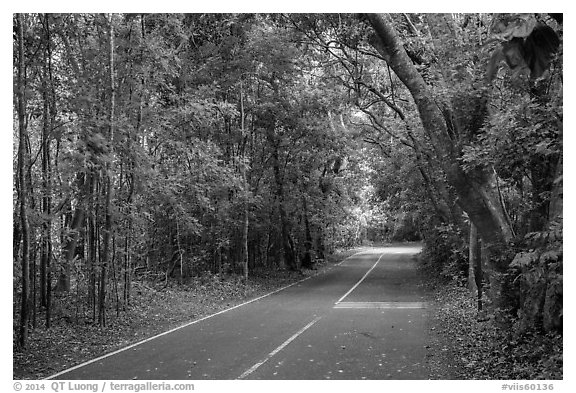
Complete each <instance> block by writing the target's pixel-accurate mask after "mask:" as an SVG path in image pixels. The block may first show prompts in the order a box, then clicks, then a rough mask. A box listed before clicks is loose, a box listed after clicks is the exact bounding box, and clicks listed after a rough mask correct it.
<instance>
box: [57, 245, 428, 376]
mask: <svg viewBox="0 0 576 393" xmlns="http://www.w3.org/2000/svg"><path fill="white" fill-rule="evenodd" d="M419 251H420V249H419V248H418V247H415V246H390V247H382V248H372V249H369V250H367V251H363V252H362V253H359V254H355V255H354V256H352V257H350V258H348V259H346V260H344V261H343V262H342V263H341V264H340V265H338V266H336V267H334V268H333V269H331V270H330V271H328V272H327V273H325V274H322V275H318V276H315V277H312V278H310V279H307V280H305V281H303V282H300V283H298V284H296V285H293V286H291V287H289V288H287V289H284V290H282V291H280V292H276V293H274V294H272V295H270V296H267V297H264V298H262V299H260V300H257V301H255V302H251V303H249V304H245V305H243V306H241V307H237V308H234V309H231V310H229V311H226V312H223V313H220V314H218V315H215V316H213V317H209V318H207V319H204V320H201V321H199V322H197V323H194V324H191V325H188V326H186V327H184V328H181V329H178V330H176V331H173V332H171V333H169V334H165V335H162V336H159V337H157V338H154V339H152V340H148V341H146V342H143V343H141V344H139V345H136V346H133V347H130V348H128V349H126V350H123V351H120V352H118V353H115V354H114V355H111V356H107V357H103V358H101V359H99V360H96V361H93V362H91V363H88V364H85V365H82V366H81V367H77V368H74V369H71V370H69V371H68V372H64V373H60V374H57V375H55V376H54V378H55V379H107V380H115V379H122V380H130V379H144V380H148V379H162V380H183V379H193V380H202V379H266V380H271V379H427V378H428V370H427V369H426V364H425V355H426V348H425V345H426V340H427V329H426V320H427V310H426V304H425V303H424V294H423V291H422V290H421V288H420V287H419V285H418V284H419V281H418V277H417V275H416V271H415V262H414V260H413V256H414V254H416V253H417V252H419Z"/></svg>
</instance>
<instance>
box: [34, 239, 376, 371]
mask: <svg viewBox="0 0 576 393" xmlns="http://www.w3.org/2000/svg"><path fill="white" fill-rule="evenodd" d="M364 251H365V250H364ZM362 252H363V251H360V252H357V253H356V254H353V255H350V256H349V257H347V258H345V259H343V260H342V261H340V262H339V263H338V264H337V265H340V264H341V263H342V262H344V261H345V260H347V259H349V258H352V257H353V256H355V255H358V254H361V253H362ZM312 277H314V276H308V277H306V278H303V279H302V280H300V281H296V282H293V283H292V284H289V285H286V286H284V287H282V288H279V289H276V290H274V291H272V292H269V293H267V294H265V295H262V296H260V297H257V298H255V299H252V300H248V301H247V302H244V303H241V304H237V305H236V306H234V307H230V308H227V309H225V310H222V311H218V312H217V313H214V314H210V315H207V316H205V317H203V318H200V319H196V320H194V321H191V322H188V323H185V324H184V325H182V326H178V327H176V328H174V329H171V330H167V331H165V332H163V333H160V334H157V335H155V336H152V337H148V338H147V339H145V340H142V341H138V342H137V343H134V344H131V345H128V346H127V347H124V348H120V349H118V350H116V351H114V352H110V353H107V354H105V355H102V356H100V357H97V358H95V359H92V360H88V361H86V362H84V363H81V364H78V365H76V366H74V367H70V368H67V369H66V370H62V371H60V372H58V373H56V374H53V375H51V376H49V377H46V378H45V379H46V380H48V379H52V378H56V377H59V376H60V375H62V374H66V373H69V372H70V371H74V370H77V369H79V368H82V367H84V366H87V365H89V364H92V363H95V362H97V361H99V360H102V359H106V358H107V357H110V356H114V355H116V354H119V353H120V352H124V351H127V350H129V349H132V348H134V347H136V346H138V345H141V344H144V343H147V342H148V341H152V340H154V339H157V338H159V337H162V336H165V335H167V334H170V333H173V332H175V331H177V330H180V329H183V328H185V327H188V326H190V325H194V324H195V323H198V322H202V321H204V320H206V319H209V318H212V317H215V316H217V315H220V314H224V313H225V312H228V311H231V310H234V309H236V308H239V307H242V306H245V305H247V304H250V303H253V302H257V301H258V300H261V299H264V298H265V297H268V296H270V295H273V294H275V293H277V292H280V291H283V290H285V289H288V288H290V287H291V286H294V285H297V284H300V283H302V282H304V281H306V280H308V279H309V278H312Z"/></svg>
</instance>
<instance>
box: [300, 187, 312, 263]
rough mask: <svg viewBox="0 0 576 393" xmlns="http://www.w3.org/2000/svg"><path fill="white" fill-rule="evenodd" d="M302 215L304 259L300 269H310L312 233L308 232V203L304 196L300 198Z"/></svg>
mask: <svg viewBox="0 0 576 393" xmlns="http://www.w3.org/2000/svg"><path fill="white" fill-rule="evenodd" d="M302 208H303V211H302V214H303V215H304V235H305V240H304V259H303V260H302V267H305V268H307V269H311V268H312V267H313V262H312V233H311V231H310V221H309V220H308V203H307V202H306V196H305V195H303V196H302Z"/></svg>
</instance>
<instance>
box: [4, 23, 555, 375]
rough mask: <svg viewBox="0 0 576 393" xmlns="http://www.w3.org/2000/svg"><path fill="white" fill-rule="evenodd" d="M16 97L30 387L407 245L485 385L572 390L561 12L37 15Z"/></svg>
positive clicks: (16, 185) (23, 356) (22, 349)
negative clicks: (555, 382) (347, 255)
mask: <svg viewBox="0 0 576 393" xmlns="http://www.w3.org/2000/svg"><path fill="white" fill-rule="evenodd" d="M13 82H14V89H13V120H14V121H13V146H12V158H13V215H12V217H13V226H12V233H13V237H12V239H13V242H12V255H13V260H12V266H13V273H14V275H13V289H12V293H13V309H12V316H13V349H14V369H15V373H17V374H18V375H20V376H25V377H37V376H39V375H44V373H49V372H51V371H53V370H56V369H59V368H62V367H64V366H65V365H66V366H67V365H70V364H72V363H75V362H76V361H79V360H81V359H87V358H88V357H89V356H93V355H95V354H100V353H103V352H106V351H108V350H112V349H113V348H117V347H118V346H121V345H124V344H125V343H128V342H133V341H137V340H138V339H139V338H140V337H145V336H149V335H150V334H154V333H155V332H158V331H160V330H161V329H164V328H168V327H172V326H174V325H175V324H178V323H182V322H183V321H185V320H189V319H190V318H196V317H199V316H202V315H206V314H209V313H210V312H213V311H215V310H219V309H221V308H224V307H227V306H228V304H236V303H237V302H241V301H243V300H244V299H247V298H250V297H253V296H257V295H258V294H260V293H264V292H266V291H267V290H269V289H271V288H278V287H281V286H282V285H284V284H285V283H288V282H292V281H293V280H297V279H298V277H301V275H302V274H310V273H311V272H316V271H317V269H319V268H321V267H323V266H325V265H326V263H327V262H326V261H327V260H328V258H329V255H332V254H333V253H334V252H335V251H336V250H342V249H350V248H353V247H357V246H360V245H364V244H370V243H371V242H393V241H422V242H423V244H424V252H423V254H422V261H423V264H424V267H423V269H424V270H425V271H428V272H430V274H433V276H434V277H436V278H434V279H431V280H432V281H433V282H436V281H435V280H439V281H438V282H440V283H441V284H438V286H437V288H438V290H439V292H438V294H437V296H438V299H440V300H439V303H438V308H437V309H438V312H439V314H438V316H437V317H438V318H439V321H440V322H442V323H443V324H445V326H450V323H451V322H450V318H461V319H462V321H460V322H459V321H456V320H454V321H452V322H454V323H455V325H454V326H460V327H461V331H462V332H468V333H470V334H471V335H472V336H473V337H475V338H476V339H475V341H474V342H470V340H469V339H465V338H462V340H463V341H462V342H464V343H466V344H465V346H464V347H462V348H460V347H459V343H460V341H458V342H455V343H454V345H455V347H454V348H453V349H452V350H453V351H456V352H455V353H461V354H462V356H453V358H454V359H461V362H462V364H464V366H466V367H465V369H466V370H468V369H470V370H471V371H470V373H465V374H461V375H462V377H466V378H468V377H481V376H486V377H490V375H491V374H490V373H495V374H494V375H492V377H498V376H499V375H504V374H498V373H496V371H499V372H501V373H506V375H507V376H509V377H513V378H527V377H530V378H541V377H542V378H547V377H557V376H559V375H561V373H562V367H561V364H562V362H561V358H562V346H561V341H562V340H561V338H562V331H563V213H562V212H563V158H562V157H563V137H562V135H563V15H562V14H553V13H550V14H540V13H539V14H418V13H415V14H88V13H84V14H43V13H28V14H14V15H13ZM302 272H306V273H302ZM453 286H455V287H456V288H458V290H457V292H453V293H452V292H450V294H451V295H450V296H452V297H450V296H448V295H447V294H446V293H445V292H442V291H444V290H446V291H452V289H451V288H452V287H453ZM463 288H466V291H468V295H466V294H465V291H464V289H463ZM454 291H456V290H455V289H454ZM467 296H468V297H467ZM442 302H445V304H442ZM454 302H455V303H454ZM446 307H448V309H446V311H443V310H445V308H446ZM450 308H453V309H454V312H453V313H450V310H449V309H450ZM464 320H465V321H466V323H464ZM494 329H499V330H494ZM448 332H450V331H449V330H448ZM44 337H47V338H49V339H45V338H44ZM468 344H470V345H468ZM477 346H478V348H477ZM499 347H500V348H502V349H500V350H498V348H499ZM469 348H475V351H476V352H477V353H479V354H480V353H481V354H482V356H484V355H486V353H487V352H486V351H488V353H490V354H491V355H490V356H487V357H486V359H493V360H494V363H490V364H485V361H484V360H482V359H483V358H482V356H480V355H478V356H476V355H474V353H475V351H473V350H469ZM490 348H492V349H493V350H492V352H490V350H489V349H490ZM503 348H507V350H504V349H503ZM529 353H533V356H532V357H531V356H530V355H529ZM64 355H66V356H64ZM510 356H511V357H510ZM42 359H53V360H52V362H53V363H54V364H49V362H48V363H46V362H43V361H42ZM462 359H463V360H462ZM498 364H500V365H502V364H505V366H501V367H498V366H496V365H498Z"/></svg>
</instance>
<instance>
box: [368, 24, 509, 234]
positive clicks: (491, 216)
mask: <svg viewBox="0 0 576 393" xmlns="http://www.w3.org/2000/svg"><path fill="white" fill-rule="evenodd" d="M367 18H368V20H369V22H370V24H371V25H372V27H373V28H374V31H375V33H376V39H375V40H374V39H373V40H372V44H373V45H374V47H375V48H376V50H378V51H379V53H380V54H381V55H382V56H383V57H384V58H385V59H386V61H387V62H388V64H389V65H390V67H391V68H392V70H393V71H394V72H395V73H396V75H397V76H398V78H399V79H400V80H401V81H402V82H403V83H404V85H405V86H406V87H407V88H408V90H409V91H410V93H411V95H412V97H413V99H414V102H415V103H416V106H417V108H418V113H419V115H420V120H421V121H422V126H423V128H424V130H425V132H426V135H427V136H428V137H429V138H430V141H431V143H432V145H433V147H434V150H435V153H436V156H437V157H439V158H441V159H442V160H441V165H442V169H443V171H444V173H445V174H446V177H447V180H448V183H449V184H450V185H451V186H452V187H454V189H455V191H456V193H457V196H458V202H459V204H460V206H461V207H462V209H463V210H464V211H465V212H467V213H468V216H469V217H470V219H471V220H472V221H473V222H474V224H475V225H476V226H477V228H478V232H479V233H480V236H481V238H482V239H483V240H485V241H486V242H488V243H491V244H492V243H496V244H501V243H505V242H508V241H510V240H511V239H512V238H513V236H514V234H513V231H512V227H511V225H510V223H509V220H507V218H506V217H507V216H506V213H505V211H504V208H503V206H502V203H501V201H500V198H499V196H498V195H495V193H494V190H493V182H492V181H493V177H492V176H491V175H490V174H487V173H486V171H483V170H479V171H478V173H474V174H473V175H474V178H472V176H471V175H469V174H466V173H465V172H464V170H463V169H462V167H461V166H460V164H459V161H458V159H459V154H460V151H459V148H458V147H457V145H455V143H454V141H453V140H452V137H453V135H451V133H450V132H449V130H448V126H447V124H446V118H445V117H444V115H443V113H442V111H441V110H440V108H439V106H438V104H437V102H436V101H435V100H434V98H433V96H432V93H431V91H430V89H429V88H428V86H427V85H426V83H425V82H424V79H423V78H422V76H421V75H420V74H419V73H418V71H417V70H416V68H415V67H414V65H413V63H412V62H411V60H410V58H409V57H408V55H407V54H406V51H405V50H404V47H403V46H402V43H401V42H400V39H399V38H398V35H397V34H396V31H395V30H394V28H393V27H392V23H391V20H390V18H389V17H388V16H386V15H381V14H369V15H367Z"/></svg>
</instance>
